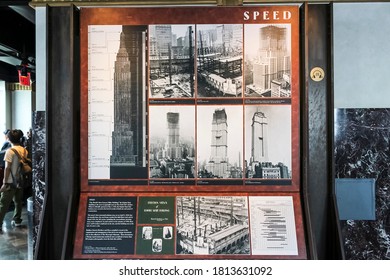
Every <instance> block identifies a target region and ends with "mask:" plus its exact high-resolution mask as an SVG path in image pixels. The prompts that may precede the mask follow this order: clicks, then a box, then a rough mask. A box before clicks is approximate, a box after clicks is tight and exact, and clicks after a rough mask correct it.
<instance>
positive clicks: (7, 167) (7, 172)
mask: <svg viewBox="0 0 390 280" xmlns="http://www.w3.org/2000/svg"><path fill="white" fill-rule="evenodd" d="M9 176H11V163H10V162H8V161H6V162H5V169H4V179H3V184H5V183H7V182H8V178H9Z"/></svg>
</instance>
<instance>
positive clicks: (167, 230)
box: [163, 227, 173, 239]
mask: <svg viewBox="0 0 390 280" xmlns="http://www.w3.org/2000/svg"><path fill="white" fill-rule="evenodd" d="M172 230H173V229H172V227H164V228H163V237H164V239H172Z"/></svg>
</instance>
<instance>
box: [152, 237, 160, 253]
mask: <svg viewBox="0 0 390 280" xmlns="http://www.w3.org/2000/svg"><path fill="white" fill-rule="evenodd" d="M152 251H153V252H161V251H162V239H161V238H155V239H153V241H152Z"/></svg>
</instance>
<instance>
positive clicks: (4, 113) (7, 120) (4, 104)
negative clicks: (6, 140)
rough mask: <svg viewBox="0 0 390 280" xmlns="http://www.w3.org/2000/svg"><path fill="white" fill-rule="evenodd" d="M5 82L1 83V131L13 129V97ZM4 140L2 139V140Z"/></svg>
mask: <svg viewBox="0 0 390 280" xmlns="http://www.w3.org/2000/svg"><path fill="white" fill-rule="evenodd" d="M5 85H6V84H5V81H0V131H1V132H3V131H4V130H5V129H6V128H10V127H11V111H10V110H8V108H10V106H11V95H10V93H9V92H7V91H6V89H5ZM1 139H2V138H1Z"/></svg>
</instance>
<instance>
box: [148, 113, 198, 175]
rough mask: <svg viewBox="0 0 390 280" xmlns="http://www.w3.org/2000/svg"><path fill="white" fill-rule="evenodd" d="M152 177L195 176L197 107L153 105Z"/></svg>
mask: <svg viewBox="0 0 390 280" xmlns="http://www.w3.org/2000/svg"><path fill="white" fill-rule="evenodd" d="M149 113H150V122H149V128H150V132H149V151H150V155H149V158H150V161H149V177H150V178H180V179H188V178H194V177H195V164H194V162H195V108H194V106H183V105H181V106H150V107H149Z"/></svg>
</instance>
